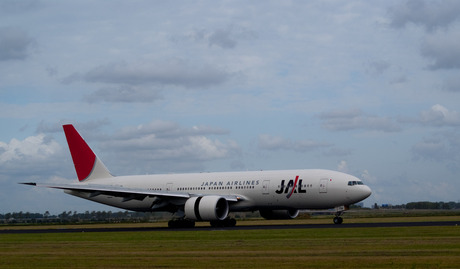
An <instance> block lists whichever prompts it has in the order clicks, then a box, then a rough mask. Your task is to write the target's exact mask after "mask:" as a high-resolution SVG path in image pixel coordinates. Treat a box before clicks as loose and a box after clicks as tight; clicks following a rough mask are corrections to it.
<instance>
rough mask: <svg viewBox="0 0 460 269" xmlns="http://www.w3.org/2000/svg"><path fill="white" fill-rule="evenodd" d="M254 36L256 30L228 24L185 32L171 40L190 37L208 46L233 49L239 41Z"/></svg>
mask: <svg viewBox="0 0 460 269" xmlns="http://www.w3.org/2000/svg"><path fill="white" fill-rule="evenodd" d="M255 38H257V34H256V32H254V31H251V30H248V29H246V28H244V27H239V26H236V25H229V26H227V27H224V28H218V29H215V30H212V31H209V30H205V29H202V30H196V31H193V32H191V33H189V34H186V35H185V36H184V37H175V38H173V41H179V40H181V39H189V40H190V39H191V40H193V41H196V42H203V41H204V42H207V43H208V46H209V47H214V46H216V47H220V48H222V49H234V48H236V47H237V45H238V42H239V41H243V40H252V39H255Z"/></svg>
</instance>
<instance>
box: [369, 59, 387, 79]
mask: <svg viewBox="0 0 460 269" xmlns="http://www.w3.org/2000/svg"><path fill="white" fill-rule="evenodd" d="M390 67H391V65H390V63H388V62H387V61H384V60H375V61H369V62H367V63H366V71H367V72H368V73H370V74H372V75H381V74H383V73H384V72H385V71H386V70H388V69H389V68H390Z"/></svg>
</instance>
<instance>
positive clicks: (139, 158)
mask: <svg viewBox="0 0 460 269" xmlns="http://www.w3.org/2000/svg"><path fill="white" fill-rule="evenodd" d="M227 133H228V131H226V130H223V129H219V128H214V127H206V126H193V127H182V126H180V125H178V124H177V123H174V122H167V121H153V122H150V123H148V124H145V125H138V126H129V127H125V128H123V129H121V130H119V131H118V132H116V133H114V134H113V135H109V136H106V137H104V141H102V142H100V143H99V148H100V149H101V150H102V151H103V152H104V154H107V155H110V154H115V155H116V157H115V158H112V159H113V162H114V163H116V166H117V167H123V168H124V169H123V171H122V173H123V174H131V173H145V172H149V171H151V170H152V169H154V170H155V171H157V170H161V171H174V172H178V171H182V170H197V169H203V167H204V162H206V161H215V160H217V159H228V158H233V157H235V156H237V155H239V154H240V151H241V150H240V147H239V145H238V144H237V143H236V142H235V141H233V140H227V141H222V140H219V139H216V138H213V136H215V135H225V134H227ZM133 164H136V165H135V166H136V167H133Z"/></svg>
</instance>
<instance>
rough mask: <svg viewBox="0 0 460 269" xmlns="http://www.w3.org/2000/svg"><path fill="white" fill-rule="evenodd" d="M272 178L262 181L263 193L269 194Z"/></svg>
mask: <svg viewBox="0 0 460 269" xmlns="http://www.w3.org/2000/svg"><path fill="white" fill-rule="evenodd" d="M269 187H270V180H264V182H262V194H269Z"/></svg>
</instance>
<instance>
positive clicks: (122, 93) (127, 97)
mask: <svg viewBox="0 0 460 269" xmlns="http://www.w3.org/2000/svg"><path fill="white" fill-rule="evenodd" d="M83 99H84V101H86V102H88V103H97V102H108V103H135V102H137V103H150V102H153V101H155V100H158V99H161V93H160V90H158V89H155V88H152V87H148V86H144V87H143V86H129V85H121V86H119V87H106V88H103V89H99V90H97V91H95V92H93V93H91V94H89V95H86V96H85V97H84V98H83Z"/></svg>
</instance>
